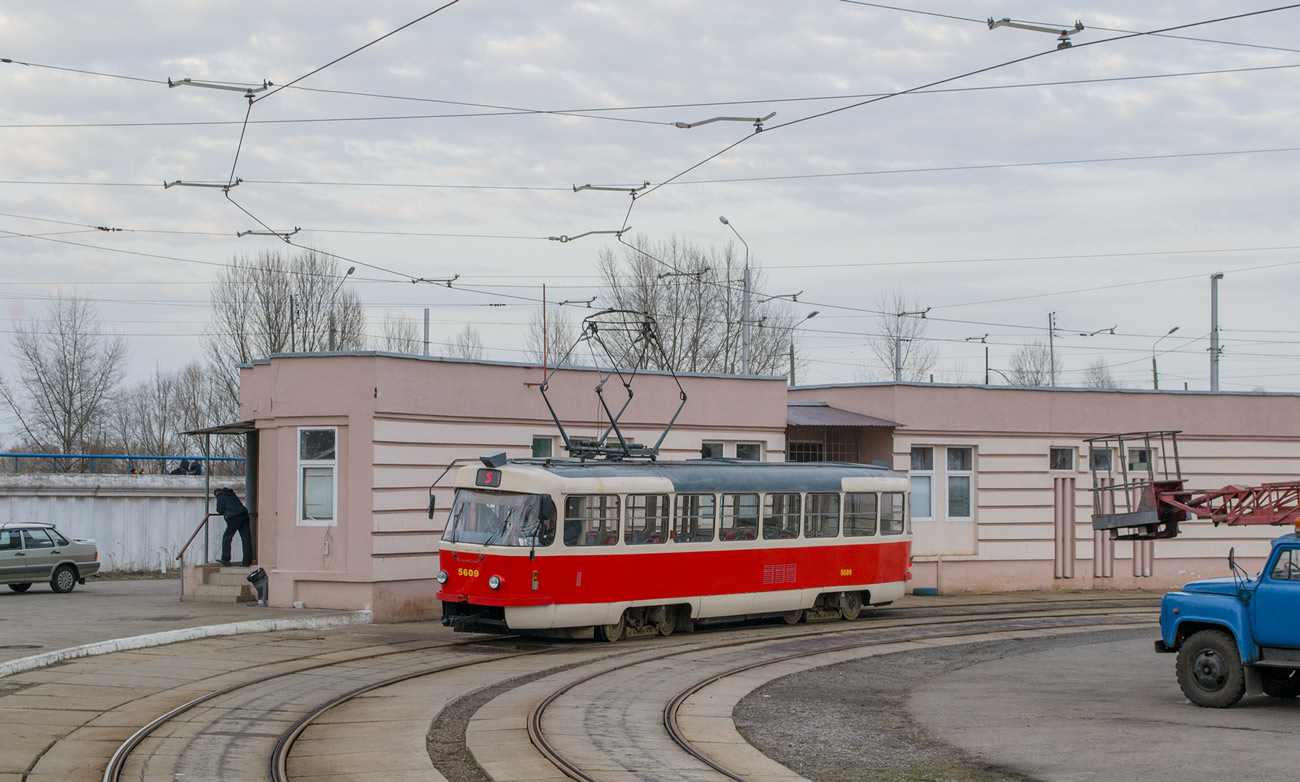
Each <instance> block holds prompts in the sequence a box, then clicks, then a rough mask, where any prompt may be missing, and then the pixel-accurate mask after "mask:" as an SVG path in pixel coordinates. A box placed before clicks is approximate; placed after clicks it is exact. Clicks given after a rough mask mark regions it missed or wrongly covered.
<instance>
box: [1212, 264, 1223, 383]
mask: <svg viewBox="0 0 1300 782" xmlns="http://www.w3.org/2000/svg"><path fill="white" fill-rule="evenodd" d="M1222 279H1223V272H1216V273H1214V274H1211V275H1210V391H1213V392H1216V393H1217V392H1218V390H1219V280H1222Z"/></svg>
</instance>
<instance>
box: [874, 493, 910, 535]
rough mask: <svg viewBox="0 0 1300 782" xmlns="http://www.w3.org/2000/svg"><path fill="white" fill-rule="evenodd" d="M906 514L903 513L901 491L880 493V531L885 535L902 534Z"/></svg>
mask: <svg viewBox="0 0 1300 782" xmlns="http://www.w3.org/2000/svg"><path fill="white" fill-rule="evenodd" d="M905 519H906V516H904V515H903V493H902V492H901V491H891V492H885V493H884V494H882V495H880V531H881V532H882V533H884V534H885V535H902V534H903V530H904V525H905Z"/></svg>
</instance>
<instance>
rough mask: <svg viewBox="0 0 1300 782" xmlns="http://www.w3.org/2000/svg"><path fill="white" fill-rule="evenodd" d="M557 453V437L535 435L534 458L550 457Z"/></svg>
mask: <svg viewBox="0 0 1300 782" xmlns="http://www.w3.org/2000/svg"><path fill="white" fill-rule="evenodd" d="M554 455H555V438H554V437H547V436H543V435H533V458H534V459H549V458H551V457H552V456H554Z"/></svg>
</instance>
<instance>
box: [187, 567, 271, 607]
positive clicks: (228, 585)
mask: <svg viewBox="0 0 1300 782" xmlns="http://www.w3.org/2000/svg"><path fill="white" fill-rule="evenodd" d="M186 570H187V571H189V573H188V574H187V575H189V576H191V578H187V579H186V582H187V583H193V584H194V587H193V589H187V590H186V591H185V594H184V596H182V597H181V600H183V601H187V602H199V603H252V602H254V601H256V600H257V590H255V589H253V585H252V584H250V583H248V574H249V573H251V572H252V571H253V568H251V567H236V566H234V565H231V566H222V565H218V564H211V565H195V566H192V567H187V568H186Z"/></svg>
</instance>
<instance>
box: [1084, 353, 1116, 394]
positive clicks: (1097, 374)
mask: <svg viewBox="0 0 1300 782" xmlns="http://www.w3.org/2000/svg"><path fill="white" fill-rule="evenodd" d="M1083 384H1084V385H1085V386H1086V387H1088V388H1119V387H1120V384H1119V381H1118V380H1116V379H1115V376H1114V375H1112V374H1111V372H1110V367H1109V366H1107V364H1106V359H1104V358H1098V359H1095V360H1094V361H1093V362H1092V363H1091V364H1089V365H1088V368H1087V369H1085V370H1083Z"/></svg>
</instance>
